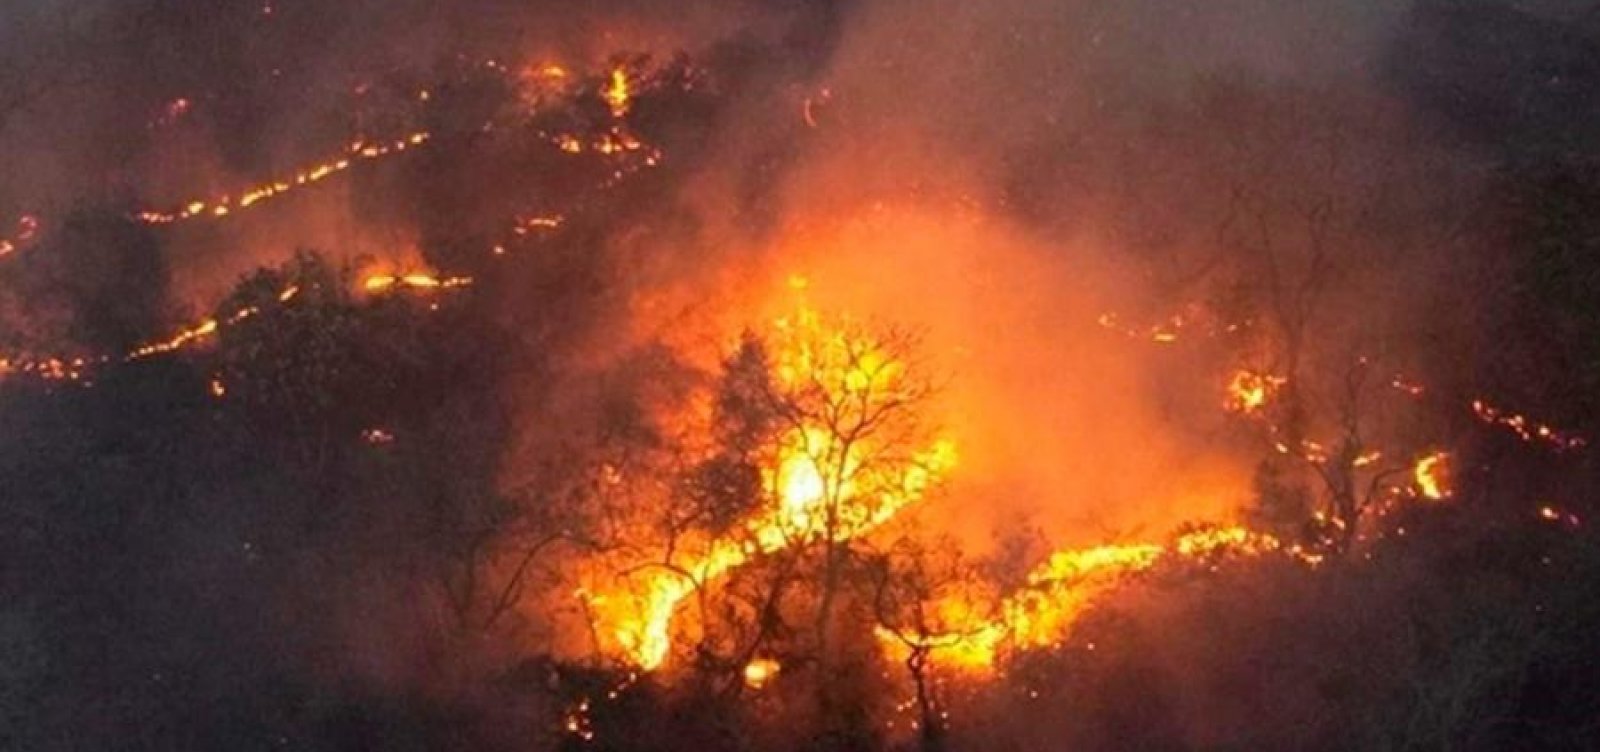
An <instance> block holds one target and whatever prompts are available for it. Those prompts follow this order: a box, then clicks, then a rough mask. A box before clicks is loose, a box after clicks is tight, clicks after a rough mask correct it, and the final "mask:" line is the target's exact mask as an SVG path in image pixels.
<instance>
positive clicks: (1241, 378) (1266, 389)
mask: <svg viewBox="0 0 1600 752" xmlns="http://www.w3.org/2000/svg"><path fill="white" fill-rule="evenodd" d="M1286 383H1288V379H1285V378H1283V377H1281V376H1273V375H1271V374H1265V373H1259V372H1256V371H1250V370H1245V369H1240V370H1237V371H1234V372H1233V376H1232V377H1230V378H1229V379H1228V386H1227V397H1226V399H1225V400H1224V401H1223V407H1224V408H1226V409H1227V410H1228V411H1229V412H1235V413H1241V414H1250V413H1253V412H1256V411H1257V410H1260V409H1261V408H1262V407H1264V406H1266V404H1267V401H1268V400H1270V399H1271V398H1272V395H1273V394H1274V393H1275V392H1277V390H1278V389H1279V388H1280V387H1282V386H1283V385H1284V384H1286Z"/></svg>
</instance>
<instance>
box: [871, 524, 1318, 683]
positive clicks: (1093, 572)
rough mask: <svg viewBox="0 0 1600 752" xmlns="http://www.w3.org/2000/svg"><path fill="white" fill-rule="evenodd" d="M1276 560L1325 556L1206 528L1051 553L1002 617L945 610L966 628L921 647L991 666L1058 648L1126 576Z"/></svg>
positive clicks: (963, 663) (943, 657)
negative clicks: (1169, 565)
mask: <svg viewBox="0 0 1600 752" xmlns="http://www.w3.org/2000/svg"><path fill="white" fill-rule="evenodd" d="M1268 555H1279V556H1284V557H1286V558H1288V559H1289V560H1290V561H1295V562H1299V563H1300V564H1304V565H1306V566H1313V567H1314V566H1317V565H1318V564H1320V563H1321V561H1322V557H1321V555H1319V554H1316V553H1314V552H1310V551H1306V550H1304V549H1303V548H1301V547H1300V546H1298V545H1285V544H1284V543H1283V542H1282V541H1280V540H1278V539H1277V538H1275V537H1273V536H1271V535H1267V534H1265V533H1259V532H1256V531H1253V530H1250V529H1248V528H1244V527H1238V526H1225V527H1202V528H1198V529H1195V530H1191V531H1189V532H1186V533H1183V534H1180V535H1178V536H1176V537H1175V538H1173V539H1172V540H1170V541H1169V542H1168V543H1166V544H1156V543H1126V544H1108V545H1101V546H1093V547H1090V548H1084V549H1068V550H1063V551H1058V552H1056V553H1054V554H1051V555H1050V557H1049V558H1048V559H1046V560H1045V562H1044V563H1042V564H1040V565H1039V567H1038V568H1036V569H1035V570H1034V571H1033V572H1031V573H1030V574H1029V575H1028V577H1027V581H1026V583H1025V584H1024V585H1023V587H1021V588H1020V589H1018V590H1017V591H1016V592H1015V593H1013V594H1011V595H1010V596H1009V597H1007V598H1005V599H1004V601H1003V602H1002V603H1001V604H1000V608H999V615H998V617H996V618H994V619H992V620H990V621H987V622H983V621H978V620H976V617H975V616H974V615H976V614H978V613H980V612H981V609H979V608H977V607H976V606H974V605H972V604H965V603H959V602H956V603H942V604H940V605H939V612H940V614H941V615H942V616H943V619H942V622H943V623H944V624H953V625H962V624H965V625H966V626H965V628H963V629H958V630H952V631H950V632H947V633H945V634H938V635H926V636H923V638H922V641H921V642H922V644H923V645H924V646H925V647H927V648H928V649H929V650H930V653H931V655H932V656H933V657H934V658H935V659H936V660H938V661H939V662H941V663H943V664H946V665H950V666H954V667H958V668H967V669H987V668H990V667H992V666H994V664H995V662H996V660H998V658H999V656H1000V654H1001V653H1002V651H1004V650H1008V649H1009V650H1037V649H1045V648H1050V647H1053V646H1055V645H1058V644H1060V643H1061V641H1063V640H1065V639H1066V638H1067V637H1068V636H1069V635H1070V633H1071V630H1072V627H1073V625H1074V624H1076V623H1077V621H1078V619H1079V618H1080V617H1081V616H1083V614H1084V613H1086V611H1087V610H1088V608H1089V607H1090V606H1091V605H1092V604H1093V602H1094V601H1095V600H1096V599H1098V598H1100V597H1101V596H1103V595H1104V594H1105V593H1107V592H1108V591H1110V590H1111V589H1113V588H1115V587H1116V586H1117V585H1118V584H1119V583H1121V582H1122V581H1123V579H1124V578H1126V577H1127V576H1129V575H1132V574H1137V573H1139V572H1143V571H1146V570H1149V569H1151V568H1153V567H1155V566H1156V565H1158V564H1160V563H1162V562H1167V561H1171V562H1186V563H1189V564H1193V565H1198V566H1204V567H1207V568H1211V569H1215V568H1216V566H1217V562H1218V561H1219V560H1220V559H1223V558H1225V557H1243V558H1255V557H1262V556H1268ZM878 635H879V638H880V640H881V641H882V642H883V643H884V644H885V645H886V646H888V647H889V648H890V649H892V650H898V649H901V648H900V640H899V639H897V638H895V637H894V635H892V634H891V633H889V632H887V631H886V630H882V629H880V630H878Z"/></svg>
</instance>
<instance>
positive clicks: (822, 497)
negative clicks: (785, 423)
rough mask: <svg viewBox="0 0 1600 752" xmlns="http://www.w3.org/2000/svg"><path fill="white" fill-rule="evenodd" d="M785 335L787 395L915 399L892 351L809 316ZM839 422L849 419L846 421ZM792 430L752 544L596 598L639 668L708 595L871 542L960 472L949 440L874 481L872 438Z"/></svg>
mask: <svg viewBox="0 0 1600 752" xmlns="http://www.w3.org/2000/svg"><path fill="white" fill-rule="evenodd" d="M774 329H775V334H776V336H774V337H773V338H772V340H771V344H772V346H774V348H775V352H774V353H773V354H774V375H775V376H776V377H777V381H778V387H779V388H780V389H781V390H783V392H784V393H785V394H787V395H790V396H795V395H799V398H801V399H814V400H819V401H820V402H822V403H823V404H827V405H832V406H834V407H835V408H837V409H838V410H839V411H842V412H844V413H849V412H850V411H852V410H862V409H865V410H868V411H872V410H875V409H879V408H881V406H883V405H890V404H895V403H896V401H897V400H902V399H905V398H907V396H908V395H907V393H906V390H907V389H908V388H909V387H907V386H905V385H904V384H902V379H903V376H904V366H903V364H902V363H899V362H898V361H896V360H895V359H894V355H893V354H892V353H891V352H889V351H888V349H887V348H885V347H884V346H883V344H882V343H880V342H878V341H875V340H873V339H871V338H870V337H865V336H859V335H855V334H852V333H850V332H847V331H843V330H838V329H834V328H831V327H829V326H826V325H824V323H823V320H822V318H821V317H820V316H819V315H818V314H817V313H816V312H815V311H812V310H810V309H809V308H805V307H802V308H801V310H800V311H799V313H798V314H797V315H795V316H792V317H788V318H784V319H780V320H779V321H778V322H776V324H775V326H774ZM829 417H832V418H834V419H835V420H836V421H837V420H839V419H840V416H839V413H832V414H830V415H829ZM791 419H793V420H795V421H796V423H797V424H796V425H795V426H794V427H792V428H789V429H787V430H786V431H785V432H784V433H783V434H782V435H781V436H780V437H779V438H778V440H777V442H776V449H777V451H776V456H775V459H774V460H773V461H772V462H771V464H770V465H769V466H768V467H766V468H765V469H764V470H763V471H762V493H763V496H764V500H765V503H764V506H763V509H762V510H761V511H760V512H758V513H756V514H755V515H754V517H753V518H752V519H749V520H747V521H746V522H745V523H744V525H743V526H742V529H741V531H740V535H738V536H737V537H727V538H719V539H716V540H713V541H711V542H709V543H708V544H707V545H706V546H705V549H704V551H703V553H701V554H700V555H699V556H698V558H697V559H696V560H695V561H693V562H692V563H689V564H687V565H682V566H680V567H677V568H676V570H677V571H659V572H656V571H652V573H651V574H650V576H648V577H647V578H646V579H645V581H644V584H643V586H642V588H639V589H638V590H637V591H636V592H634V593H631V594H622V595H620V596H586V597H587V598H588V602H589V605H590V607H591V608H592V609H594V610H595V611H597V612H600V613H601V615H602V618H603V620H606V621H609V622H611V623H612V627H611V629H610V635H611V636H612V637H613V638H614V640H615V641H616V644H617V645H619V646H620V647H621V648H622V650H623V651H624V652H625V653H626V657H627V659H628V660H629V661H630V662H631V663H633V664H635V665H637V666H639V667H641V668H644V669H656V668H659V667H661V666H662V665H663V664H664V663H665V661H666V659H667V656H668V654H669V653H670V650H671V646H672V621H673V617H674V615H675V613H676V612H677V609H678V607H679V606H680V605H681V604H682V603H683V601H684V600H685V599H686V598H688V597H689V596H690V595H691V594H693V593H694V592H695V590H696V589H697V588H698V587H700V586H702V585H704V584H706V583H708V582H711V581H713V580H716V579H718V578H720V577H722V576H723V575H725V574H727V573H728V572H729V571H731V570H733V569H734V568H736V567H739V566H741V565H743V564H745V563H746V562H748V561H750V560H751V559H752V558H754V557H756V556H761V555H765V554H772V553H776V552H778V551H782V550H785V549H790V548H793V547H800V546H805V545H809V544H812V543H816V542H819V541H825V540H831V541H834V542H842V541H848V540H852V539H855V538H859V537H861V536H864V535H868V534H870V533H871V532H873V531H874V530H876V529H878V528H879V527H881V526H882V525H883V524H884V523H886V522H888V521H889V520H890V519H892V518H894V517H895V515H897V514H898V513H899V512H900V511H901V510H902V509H904V508H905V507H906V506H908V505H910V504H913V503H916V502H917V501H919V500H921V499H922V498H923V497H924V496H925V495H926V494H927V492H928V491H929V490H930V489H931V488H932V487H933V486H934V485H935V484H937V483H938V482H939V481H940V480H942V479H943V478H944V477H945V475H946V474H947V473H948V472H949V471H950V469H951V468H952V467H953V466H954V465H955V461H956V451H955V445H954V443H953V442H951V441H949V440H946V439H940V440H936V441H934V442H932V444H931V446H928V447H926V448H924V449H922V450H920V451H916V452H914V453H913V457H912V458H911V461H910V462H909V463H907V464H906V465H905V466H904V467H891V468H882V467H874V468H872V469H871V470H870V472H869V471H868V469H867V468H866V467H865V465H866V464H867V462H868V461H869V458H872V457H874V456H875V454H874V453H875V452H877V451H879V450H880V449H881V447H874V446H873V442H872V437H871V436H870V435H868V434H867V433H866V432H862V435H861V436H857V437H853V439H852V440H845V439H844V438H842V436H841V434H840V432H839V430H838V429H839V425H838V423H837V422H835V423H833V424H829V423H827V422H824V421H825V417H824V415H823V414H822V413H821V412H818V413H811V412H808V411H805V410H796V411H795V414H794V415H793V416H791ZM843 420H845V421H848V420H849V418H848V417H847V418H844V419H843ZM830 429H831V430H830ZM618 603H637V604H640V607H639V609H638V612H637V613H616V612H614V611H613V612H611V613H607V612H608V611H610V610H611V606H612V605H613V604H618Z"/></svg>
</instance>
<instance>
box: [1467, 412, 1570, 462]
mask: <svg viewBox="0 0 1600 752" xmlns="http://www.w3.org/2000/svg"><path fill="white" fill-rule="evenodd" d="M1472 414H1473V415H1476V416H1477V417H1478V420H1481V421H1483V422H1484V423H1488V424H1489V425H1491V426H1499V427H1501V428H1504V429H1506V430H1508V431H1510V432H1511V433H1513V434H1516V436H1517V438H1519V439H1522V440H1523V441H1527V442H1544V443H1546V444H1549V445H1550V446H1552V447H1554V448H1555V449H1556V450H1558V451H1566V450H1570V449H1581V448H1583V447H1584V446H1585V445H1586V444H1587V443H1588V442H1587V441H1586V440H1585V439H1584V438H1583V437H1582V436H1579V435H1577V434H1574V433H1568V432H1565V431H1560V430H1557V429H1555V428H1554V427H1551V426H1550V425H1548V424H1545V423H1540V422H1538V421H1535V420H1532V419H1530V418H1528V417H1527V416H1524V415H1518V414H1516V413H1512V412H1507V411H1505V410H1502V409H1500V408H1498V407H1495V406H1494V405H1491V404H1489V403H1488V402H1487V401H1485V400H1481V399H1475V400H1473V401H1472Z"/></svg>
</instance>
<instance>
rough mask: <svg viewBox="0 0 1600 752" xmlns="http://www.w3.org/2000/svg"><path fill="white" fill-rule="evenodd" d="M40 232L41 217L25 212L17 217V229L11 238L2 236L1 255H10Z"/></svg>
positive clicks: (0, 241)
mask: <svg viewBox="0 0 1600 752" xmlns="http://www.w3.org/2000/svg"><path fill="white" fill-rule="evenodd" d="M38 234H39V218H38V217H35V216H33V215H32V214H24V215H22V216H21V217H18V218H17V229H16V231H15V233H14V234H12V235H11V237H9V238H5V237H0V256H7V255H10V254H11V253H12V252H14V251H16V250H17V249H19V248H21V247H23V246H25V245H27V244H28V243H29V242H30V241H32V240H33V239H34V237H36V236H37V235H38Z"/></svg>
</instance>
